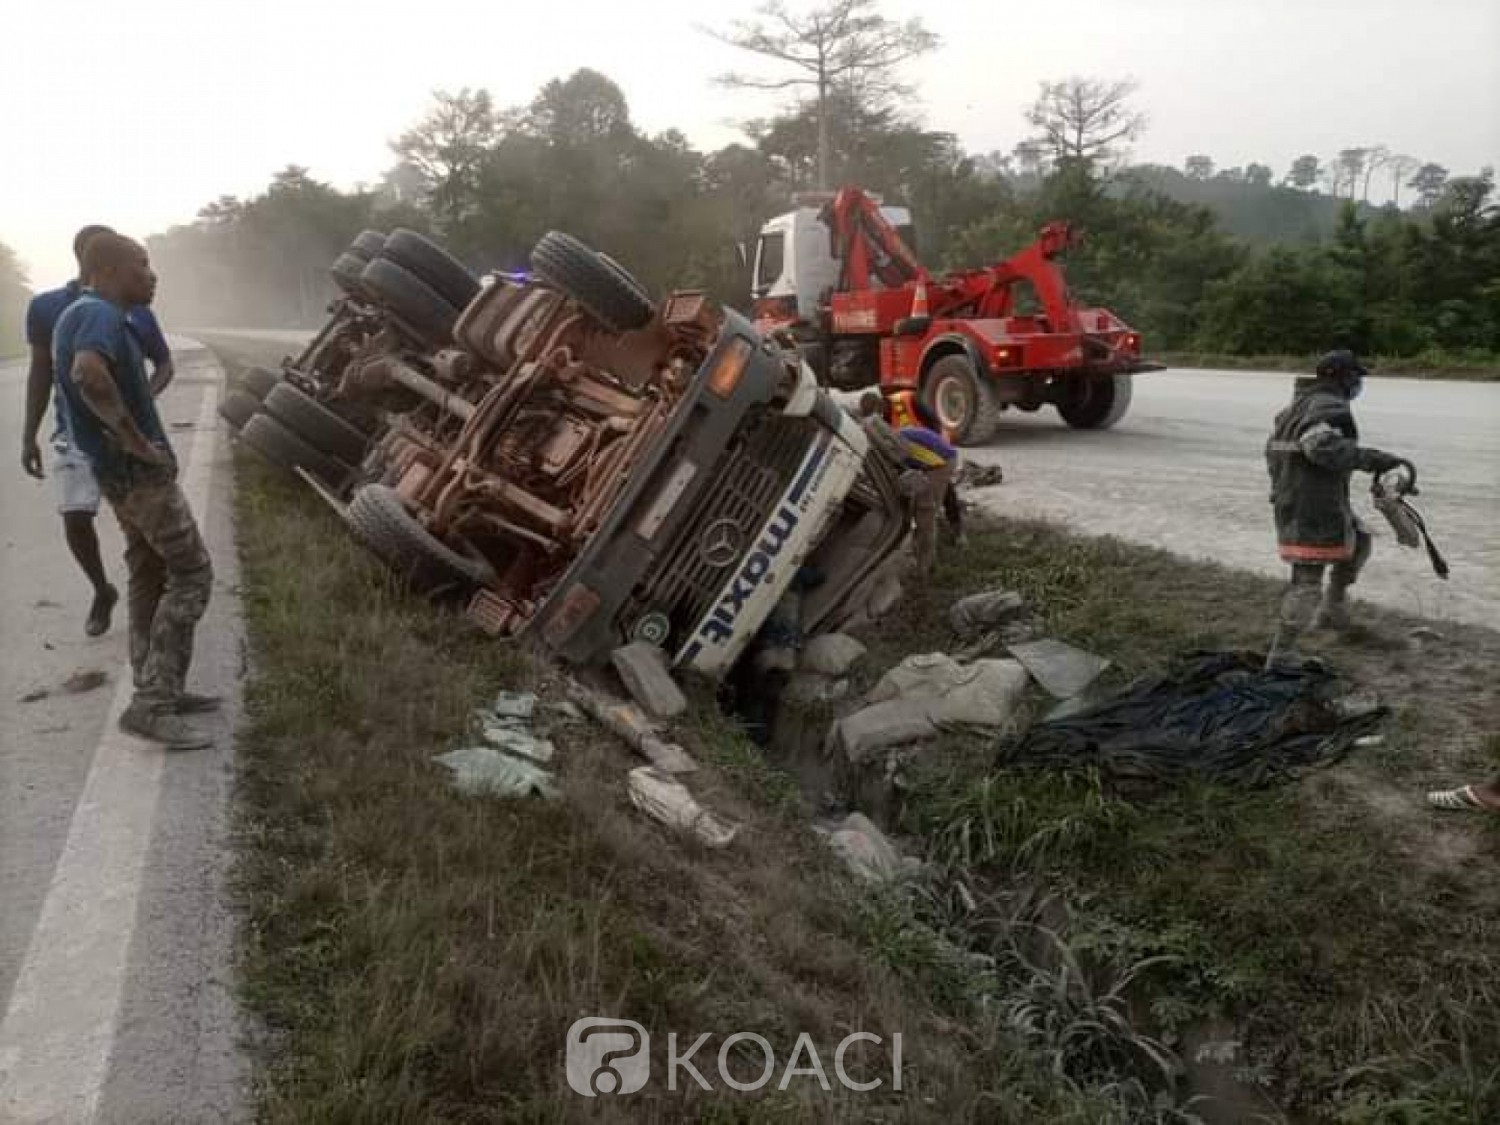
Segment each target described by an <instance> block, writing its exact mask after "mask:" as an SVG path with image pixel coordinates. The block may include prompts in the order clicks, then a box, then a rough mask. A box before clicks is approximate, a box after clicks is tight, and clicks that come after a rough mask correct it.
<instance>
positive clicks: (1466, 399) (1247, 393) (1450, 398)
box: [196, 329, 1500, 629]
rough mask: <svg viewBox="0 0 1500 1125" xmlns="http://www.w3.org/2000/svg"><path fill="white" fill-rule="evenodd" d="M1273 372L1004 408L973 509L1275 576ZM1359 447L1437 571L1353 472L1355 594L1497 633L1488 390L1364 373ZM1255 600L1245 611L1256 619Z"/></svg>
mask: <svg viewBox="0 0 1500 1125" xmlns="http://www.w3.org/2000/svg"><path fill="white" fill-rule="evenodd" d="M196 334H197V335H198V336H199V337H200V338H202V339H205V340H208V341H209V342H210V343H212V344H213V346H215V347H218V348H222V349H224V350H225V351H227V352H232V353H234V354H236V355H237V357H238V358H241V359H243V360H245V361H247V362H253V363H264V364H269V365H273V366H274V365H275V364H276V363H277V362H278V361H279V360H280V359H281V357H282V356H283V355H285V354H288V353H291V354H295V353H297V352H298V351H300V349H301V348H302V346H303V345H304V344H305V343H306V342H307V340H308V339H310V336H311V334H310V333H307V332H294V331H285V330H275V329H268V330H238V329H202V330H198V331H197V333H196ZM1293 379H1294V376H1292V375H1290V374H1287V373H1285V372H1262V371H1206V370H1194V369H1188V368H1177V369H1171V370H1167V371H1160V372H1154V373H1151V374H1147V375H1138V376H1136V378H1135V393H1134V400H1133V402H1132V405H1131V408H1130V411H1129V412H1128V413H1127V414H1126V416H1125V418H1124V419H1123V420H1122V421H1121V422H1119V423H1118V424H1117V425H1116V426H1114V427H1113V428H1112V429H1110V430H1106V431H1100V432H1088V431H1079V430H1072V429H1069V428H1068V427H1067V426H1066V425H1064V424H1063V423H1062V421H1061V419H1059V418H1058V416H1057V412H1056V411H1055V410H1052V409H1051V408H1044V409H1043V410H1041V411H1039V412H1037V413H1035V414H1024V413H1021V412H1019V411H1011V412H1008V413H1006V414H1005V416H1004V419H1005V420H1004V422H1003V423H1002V425H1001V428H1000V432H999V434H998V435H997V436H996V438H995V440H994V441H993V442H992V443H990V444H989V445H987V446H985V447H982V448H972V449H967V450H965V451H964V456H965V457H966V458H967V459H968V460H970V461H973V462H976V463H979V464H998V465H1000V466H1002V467H1003V469H1004V470H1005V482H1004V483H1003V484H1001V485H998V486H995V487H992V488H987V489H980V490H976V491H975V492H974V493H973V496H974V499H975V501H976V503H978V504H979V505H980V506H982V507H983V508H986V509H988V510H991V511H993V512H996V513H998V514H1002V515H1013V516H1029V517H1036V518H1042V519H1049V520H1054V521H1057V522H1059V523H1062V524H1065V525H1067V526H1068V527H1070V528H1072V529H1074V530H1076V531H1080V532H1084V533H1087V534H1091V535H1113V536H1117V537H1119V538H1121V539H1124V540H1126V541H1128V542H1132V543H1139V544H1143V545H1146V546H1152V547H1161V548H1164V549H1165V550H1168V551H1171V552H1173V553H1174V554H1178V555H1182V556H1184V557H1187V558H1191V559H1199V560H1207V561H1211V562H1216V563H1220V564H1222V565H1224V566H1229V567H1235V568H1238V569H1242V570H1252V571H1257V572H1259V573H1262V574H1268V575H1276V576H1282V575H1284V574H1285V573H1286V567H1285V566H1284V564H1283V563H1282V562H1281V561H1280V559H1279V558H1278V557H1277V555H1276V539H1275V530H1274V527H1273V524H1272V522H1271V508H1270V504H1269V502H1268V484H1267V478H1266V470H1265V461H1264V457H1263V454H1262V447H1263V445H1264V444H1265V440H1266V436H1267V434H1268V433H1269V431H1270V428H1271V421H1272V419H1273V418H1274V417H1275V415H1276V413H1277V412H1278V411H1279V410H1281V408H1282V407H1283V406H1285V405H1286V403H1287V402H1288V400H1289V399H1290V397H1291V391H1292V382H1293ZM1355 415H1356V418H1357V420H1358V421H1359V424H1360V426H1361V441H1362V442H1364V443H1365V444H1367V445H1372V446H1375V447H1377V448H1380V449H1385V450H1388V451H1390V452H1392V453H1397V454H1400V455H1402V456H1405V457H1407V458H1409V459H1410V460H1412V461H1413V462H1415V464H1416V465H1417V469H1418V473H1419V487H1420V489H1421V494H1420V495H1419V496H1417V497H1415V498H1413V503H1414V504H1415V506H1416V507H1417V508H1418V510H1419V511H1421V513H1422V515H1423V516H1424V517H1425V518H1426V520H1427V526H1428V528H1429V530H1430V531H1431V532H1432V533H1433V536H1434V538H1435V539H1436V541H1437V543H1438V545H1439V547H1440V548H1441V549H1442V551H1443V554H1444V555H1445V556H1446V558H1447V559H1448V563H1449V565H1450V567H1451V571H1452V574H1451V577H1450V578H1449V579H1448V580H1447V581H1441V580H1439V579H1438V578H1437V577H1436V576H1434V575H1433V573H1432V569H1431V565H1430V564H1429V562H1428V559H1427V554H1426V552H1425V551H1422V550H1420V549H1418V550H1408V549H1406V548H1403V547H1401V546H1400V545H1399V544H1398V543H1397V542H1396V540H1395V537H1394V535H1393V534H1392V533H1391V531H1390V528H1389V525H1387V524H1386V522H1385V520H1384V518H1383V517H1381V516H1380V515H1379V513H1377V512H1376V511H1375V510H1374V508H1373V507H1372V506H1371V505H1370V502H1369V497H1368V481H1369V477H1367V476H1365V475H1363V474H1360V475H1357V476H1356V478H1355V507H1356V511H1358V512H1359V513H1360V514H1361V515H1362V516H1363V517H1364V519H1365V522H1366V523H1367V524H1368V525H1369V527H1370V529H1371V531H1372V532H1373V533H1374V534H1375V536H1376V546H1375V555H1374V557H1373V559H1372V561H1371V563H1370V565H1369V567H1368V568H1367V569H1366V571H1365V573H1364V575H1363V577H1362V578H1361V579H1360V582H1359V584H1358V585H1357V586H1356V588H1355V594H1356V596H1357V597H1358V598H1363V599H1367V600H1369V601H1372V602H1375V603H1377V604H1379V605H1382V606H1386V607H1388V608H1392V609H1399V610H1403V611H1405V612H1408V613H1414V614H1418V615H1420V616H1423V617H1429V618H1432V619H1434V620H1438V621H1443V620H1454V621H1462V622H1466V623H1469V624H1477V625H1484V626H1488V627H1490V628H1497V629H1500V382H1491V383H1473V382H1448V381H1442V380H1423V379H1401V378H1392V377H1385V376H1382V377H1379V378H1372V379H1369V380H1367V381H1366V384H1365V393H1364V395H1363V396H1362V397H1361V398H1360V399H1359V400H1358V401H1357V402H1356V403H1355ZM1260 609H1261V607H1255V611H1256V612H1259V611H1260Z"/></svg>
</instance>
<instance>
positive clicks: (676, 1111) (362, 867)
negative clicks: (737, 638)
mask: <svg viewBox="0 0 1500 1125" xmlns="http://www.w3.org/2000/svg"><path fill="white" fill-rule="evenodd" d="M238 471H239V472H240V474H241V477H240V487H239V490H238V527H239V536H240V551H241V556H242V560H243V590H244V597H245V611H246V616H247V620H248V625H249V630H250V637H251V653H252V668H253V675H252V679H251V682H250V685H249V689H248V694H247V709H248V721H247V727H246V728H245V731H244V734H243V735H242V738H241V742H240V746H239V763H240V776H239V800H238V809H239V812H238V835H239V844H240V860H239V865H238V870H237V881H236V882H237V895H238V897H239V900H240V904H241V908H242V910H243V912H244V916H245V920H246V925H245V928H244V933H245V939H244V946H243V950H242V956H241V981H242V986H241V987H242V996H243V998H244V1000H245V1002H246V1004H247V1006H248V1008H249V1010H250V1011H251V1012H252V1013H253V1015H254V1016H255V1017H256V1018H257V1020H258V1022H259V1023H260V1025H261V1027H262V1029H263V1033H264V1034H263V1036H262V1038H261V1041H260V1043H259V1053H260V1055H261V1058H262V1062H263V1067H262V1069H261V1072H260V1080H259V1085H258V1090H257V1097H256V1101H257V1110H258V1119H260V1120H264V1121H269V1122H288V1123H292V1122H295V1123H297V1125H303V1123H306V1122H332V1121H359V1120H365V1121H381V1122H426V1121H439V1120H441V1121H464V1122H490V1121H494V1122H499V1121H568V1120H576V1119H578V1117H579V1116H580V1115H582V1114H587V1113H588V1103H585V1102H584V1101H583V1099H581V1098H578V1097H576V1096H575V1095H574V1094H573V1093H571V1091H570V1090H569V1089H568V1086H567V1084H566V1080H565V1077H564V1067H563V1047H564V1042H565V1037H566V1034H567V1030H568V1027H569V1026H570V1025H571V1024H572V1023H573V1021H574V1020H576V1019H578V1018H579V1017H581V1016H585V1015H603V1016H621V1017H624V1018H628V1019H635V1020H639V1021H640V1022H641V1023H643V1024H644V1025H645V1026H646V1028H647V1029H648V1031H649V1032H650V1033H651V1034H652V1036H653V1040H654V1045H653V1061H654V1063H655V1065H656V1067H657V1076H656V1078H655V1079H654V1080H653V1082H652V1084H651V1085H649V1086H648V1087H647V1088H646V1090H644V1091H642V1092H641V1093H639V1094H636V1095H633V1096H632V1097H631V1098H629V1099H626V1100H622V1101H619V1102H612V1103H610V1104H609V1106H608V1112H609V1113H610V1116H609V1117H608V1118H607V1119H609V1120H621V1119H628V1120H639V1121H678V1120H703V1121H723V1122H730V1121H735V1122H772V1121H787V1120H796V1121H830V1122H831V1121H848V1120H898V1119H899V1120H905V1121H915V1122H935V1123H937V1122H951V1121H955V1120H971V1121H984V1122H1014V1123H1016V1125H1022V1123H1028V1122H1034V1121H1049V1122H1077V1123H1080V1125H1082V1123H1084V1122H1095V1121H1106V1120H1111V1119H1112V1118H1111V1117H1110V1116H1109V1111H1108V1109H1107V1105H1108V1102H1107V1100H1106V1099H1105V1098H1104V1097H1103V1096H1102V1095H1101V1096H1099V1097H1094V1096H1090V1095H1089V1094H1087V1093H1085V1092H1083V1091H1082V1090H1080V1089H1077V1088H1075V1087H1074V1086H1072V1085H1071V1084H1069V1083H1064V1082H1060V1081H1058V1080H1057V1079H1055V1078H1054V1077H1053V1076H1052V1075H1051V1074H1049V1073H1048V1071H1047V1069H1046V1064H1045V1059H1044V1058H1043V1057H1042V1055H1041V1054H1040V1053H1039V1052H1038V1051H1036V1050H1034V1049H1032V1048H1030V1047H1028V1046H1027V1045H1026V1044H1024V1043H1023V1042H1022V1037H1021V1036H1020V1035H1018V1034H1016V1033H1014V1032H1012V1031H1011V1030H1010V1029H1009V1028H1008V1027H1007V1026H1006V1025H1005V1021H1004V1019H1003V1016H1002V1013H1000V1012H999V1011H997V1010H991V1009H989V1008H987V1007H986V1006H985V1005H984V1004H983V1000H984V998H985V996H986V995H987V992H986V988H987V983H986V982H987V981H988V980H989V977H988V976H987V975H986V974H985V973H984V972H983V971H981V969H979V968H976V967H975V966H974V965H973V964H971V963H970V961H969V960H968V959H967V958H965V957H964V956H963V955H962V954H961V953H960V952H959V951H958V950H956V949H955V948H954V947H953V946H952V945H951V944H949V943H948V942H946V941H944V940H943V939H942V938H941V937H940V936H939V935H937V934H936V933H935V932H934V931H933V930H932V929H931V928H930V927H928V926H926V925H924V924H922V923H920V922H919V921H918V920H917V919H916V918H915V916H914V914H913V911H912V910H911V908H910V906H909V905H908V904H907V903H906V902H905V901H904V900H902V899H901V898H899V897H893V898H892V899H891V900H889V901H884V900H866V899H864V898H863V897H862V896H861V895H860V894H859V893H858V892H857V891H856V890H855V889H853V888H851V887H850V885H849V883H848V880H847V878H846V877H845V876H843V875H842V874H841V873H839V872H838V871H837V870H836V869H835V865H834V862H833V861H832V860H831V858H830V857H829V856H828V854H827V853H826V850H825V849H824V848H823V846H822V845H821V844H820V843H819V842H818V839H817V837H815V836H814V835H813V834H812V833H811V831H809V829H808V828H807V822H808V820H809V818H810V814H809V812H808V810H807V809H806V807H805V806H803V805H802V803H801V800H800V797H799V796H798V795H797V794H796V792H795V790H794V789H791V788H789V787H788V785H787V783H786V779H785V778H784V777H781V776H780V775H778V774H776V773H775V771H772V770H770V769H769V768H768V767H767V766H766V765H765V763H764V761H763V760H761V759H760V758H759V757H758V755H756V753H755V752H754V751H753V750H752V749H751V748H749V747H748V746H747V744H746V743H744V742H743V740H741V739H740V738H739V737H738V736H737V735H735V734H734V733H733V732H732V731H730V730H729V728H728V727H727V726H726V725H725V724H724V723H723V722H722V721H721V720H719V719H718V718H717V717H716V716H715V715H714V713H713V712H712V710H711V708H709V707H708V706H700V709H699V712H698V717H697V722H696V725H695V727H694V729H692V730H690V731H688V732H686V734H685V736H684V737H685V741H686V742H687V744H688V745H689V747H690V749H691V750H692V752H693V753H694V754H695V756H697V757H698V759H699V761H700V762H702V763H703V764H704V768H703V769H702V770H700V771H699V772H698V773H696V774H694V775H693V778H692V787H693V790H694V792H695V794H696V795H697V796H698V797H699V798H700V799H702V800H704V801H705V802H706V803H707V804H709V805H710V806H711V807H712V808H714V809H715V810H716V811H718V812H720V813H721V814H724V815H727V816H730V817H732V818H734V819H735V820H737V821H739V822H740V823H741V824H742V828H741V834H740V837H739V839H738V840H737V841H736V843H735V844H734V845H733V846H732V847H731V848H729V849H727V850H725V851H723V852H711V851H707V850H706V849H704V848H702V847H700V846H697V845H695V844H694V843H693V842H692V841H691V840H688V839H685V838H683V837H681V836H679V835H676V834H674V833H672V832H671V831H669V830H668V829H666V828H663V827H661V826H660V825H658V824H657V823H656V822H655V821H652V820H650V819H649V818H647V817H646V816H645V815H644V814H642V813H640V812H638V811H637V810H635V809H634V808H633V807H632V805H631V804H630V801H629V800H628V798H627V795H626V787H625V777H626V771H627V770H628V769H629V768H631V767H633V766H635V765H637V764H639V762H638V761H637V760H636V759H634V758H633V757H632V755H631V754H630V753H629V751H627V750H626V749H625V748H624V747H623V746H622V745H620V744H618V743H617V742H616V741H615V740H614V739H612V738H611V737H609V736H607V735H605V734H603V732H602V731H601V730H599V728H597V727H594V726H592V725H589V724H580V723H565V722H562V723H559V724H558V725H556V726H555V728H554V729H553V731H552V736H553V737H554V739H556V740H557V742H558V744H559V750H558V767H557V769H558V773H559V775H560V781H561V788H562V793H563V796H562V799H560V800H557V801H543V800H540V799H532V800H503V799H497V798H470V797H463V796H460V795H458V794H457V793H456V792H454V791H453V790H452V788H451V787H450V784H449V782H448V779H447V775H446V771H444V770H443V769H442V768H441V767H439V766H438V765H436V764H435V763H433V761H432V758H433V757H434V756H435V755H436V754H438V753H440V752H441V751H443V750H444V749H447V748H450V747H451V746H453V745H455V744H456V743H457V741H458V740H459V739H460V738H462V736H463V734H464V731H465V727H466V725H467V723H468V717H469V713H470V711H471V709H472V708H474V707H476V706H479V705H481V704H483V703H485V702H487V701H488V700H490V699H491V698H493V695H494V693H495V692H496V691H498V690H500V689H501V688H508V689H532V690H536V691H539V692H541V693H542V695H543V698H548V697H551V698H553V699H556V698H559V697H560V694H561V693H560V692H558V691H557V690H556V684H555V677H556V673H555V672H554V671H553V670H551V669H549V668H548V667H547V666H546V665H544V664H540V663H537V662H535V661H533V660H532V659H530V658H529V657H528V656H527V655H526V654H525V653H524V652H523V651H522V650H520V649H518V648H516V647H514V646H506V645H501V644H496V643H495V642H493V641H491V640H489V639H488V638H486V637H484V636H482V635H481V634H479V633H478V631H477V630H473V629H471V628H469V627H468V626H467V625H466V624H465V622H464V621H463V620H462V619H461V618H459V617H458V616H456V615H455V614H454V613H453V612H451V611H450V610H448V609H444V608H442V607H435V606H432V605H430V604H428V603H426V602H423V601H421V600H418V599H415V598H412V597H410V596H408V595H406V594H404V593H403V592H401V591H399V590H397V589H394V588H393V587H392V585H391V583H390V582H389V580H388V578H387V576H386V575H385V574H384V573H383V572H381V571H379V570H378V569H377V567H376V566H375V564H374V563H372V562H371V561H370V560H368V559H367V558H366V557H364V556H363V555H362V554H361V552H360V550H359V548H358V547H356V546H355V545H354V544H353V543H352V542H351V541H350V540H349V538H348V537H347V536H346V535H345V534H344V532H343V529H342V528H341V527H340V526H339V525H338V522H337V520H336V519H335V518H334V517H333V516H332V514H331V513H329V512H328V511H327V510H326V509H325V508H322V506H321V502H320V501H318V500H317V499H315V498H314V497H312V496H311V494H310V493H309V492H308V491H307V489H305V488H304V487H302V486H301V485H300V484H298V483H295V482H289V481H285V480H282V479H280V478H273V477H271V476H270V474H269V473H268V472H267V471H265V470H264V469H263V468H262V466H260V465H258V464H254V463H250V462H249V461H248V460H247V459H244V458H242V459H240V463H239V465H238ZM860 1029H863V1030H867V1031H870V1032H872V1033H874V1034H877V1035H880V1036H882V1037H883V1038H885V1039H886V1045H885V1046H882V1047H880V1048H872V1050H871V1052H870V1054H868V1055H866V1056H863V1057H861V1056H859V1055H858V1051H857V1050H856V1051H851V1053H850V1056H849V1059H848V1062H849V1069H850V1072H851V1073H852V1074H853V1075H855V1076H856V1077H859V1078H866V1079H868V1078H872V1077H876V1076H878V1075H879V1074H880V1071H879V1070H878V1067H879V1066H881V1065H883V1066H884V1067H885V1068H886V1071H885V1072H886V1073H887V1074H888V1073H889V1067H890V1061H889V1053H888V1052H889V1046H888V1044H889V1035H890V1034H891V1033H892V1032H895V1031H900V1032H901V1033H902V1035H903V1059H904V1065H905V1072H904V1080H903V1086H904V1089H903V1091H902V1092H901V1093H899V1094H897V1093H894V1092H893V1091H891V1089H890V1083H889V1081H887V1082H886V1083H885V1085H884V1086H883V1087H882V1089H881V1090H879V1091H874V1092H870V1093H854V1092H850V1091H847V1090H843V1089H842V1088H841V1087H840V1086H839V1084H838V1083H837V1082H836V1081H834V1075H833V1072H832V1066H833V1061H832V1052H833V1050H834V1048H835V1047H836V1046H837V1045H838V1044H839V1043H840V1041H841V1040H843V1038H844V1037H845V1036H847V1035H848V1034H849V1033H850V1032H851V1031H854V1030H860ZM741 1030H743V1031H754V1032H758V1033H760V1034H763V1035H764V1036H766V1038H767V1039H768V1040H769V1041H770V1042H771V1043H772V1044H773V1045H774V1047H775V1050H776V1055H777V1059H778V1064H777V1071H776V1077H777V1080H778V1081H779V1079H780V1077H781V1073H782V1071H783V1069H784V1067H785V1064H786V1060H787V1059H788V1058H789V1052H790V1051H791V1049H792V1045H793V1044H794V1042H795V1040H796V1038H797V1036H798V1035H799V1034H800V1033H802V1032H806V1033H808V1034H809V1035H810V1036H811V1037H812V1040H813V1044H814V1047H815V1048H816V1049H817V1051H818V1052H819V1055H820V1058H821V1059H822V1062H823V1065H824V1068H825V1070H827V1071H828V1075H829V1079H830V1082H831V1083H832V1090H831V1091H829V1092H825V1091H823V1090H822V1089H820V1088H819V1086H818V1085H817V1083H816V1081H815V1080H805V1081H804V1080H796V1081H794V1082H793V1083H792V1084H791V1086H790V1088H789V1089H788V1090H787V1091H785V1092H782V1091H779V1090H777V1089H776V1085H777V1083H776V1082H773V1083H772V1084H771V1085H770V1086H769V1087H767V1088H766V1089H764V1090H762V1091H760V1092H759V1093H758V1094H741V1093H737V1092H735V1091H733V1090H731V1089H728V1088H727V1087H726V1086H725V1085H724V1083H723V1082H722V1081H720V1080H719V1079H718V1078H717V1076H716V1075H715V1072H714V1071H713V1070H712V1069H710V1068H712V1067H713V1066H714V1061H715V1058H716V1055H710V1057H709V1058H708V1059H706V1060H705V1059H704V1057H703V1054H705V1053H707V1052H704V1053H700V1055H699V1056H698V1061H699V1063H700V1064H702V1065H701V1067H700V1068H701V1069H702V1070H703V1072H704V1074H705V1075H706V1076H708V1077H709V1079H710V1081H712V1082H713V1084H714V1086H715V1091H714V1092H713V1093H705V1092H701V1091H700V1090H698V1089H697V1087H696V1086H695V1085H694V1084H693V1083H692V1082H691V1080H690V1079H688V1078H687V1077H686V1076H685V1075H684V1076H683V1077H682V1082H683V1083H685V1085H686V1087H687V1088H686V1089H684V1088H682V1087H679V1089H678V1090H677V1091H676V1092H673V1091H671V1090H669V1089H668V1088H667V1086H666V1083H665V1080H664V1078H663V1077H662V1076H661V1074H660V1071H661V1068H662V1067H663V1065H664V1061H665V1057H666V1052H665V1047H666V1037H667V1035H668V1034H669V1033H672V1032H675V1033H677V1034H678V1035H679V1036H680V1037H683V1042H684V1045H686V1044H689V1043H691V1042H692V1041H693V1039H695V1038H696V1037H697V1035H699V1034H701V1033H703V1032H711V1033H713V1035H714V1036H715V1039H714V1044H715V1045H717V1044H718V1043H720V1042H722V1040H723V1039H724V1038H726V1037H727V1036H728V1035H729V1034H731V1033H733V1032H735V1031H741ZM882 1050H884V1051H886V1052H887V1053H886V1054H881V1053H880V1052H881V1051H882ZM736 1057H738V1056H736ZM882 1060H883V1061H882ZM735 1065H736V1071H735V1072H736V1073H738V1074H740V1075H741V1076H742V1077H746V1078H748V1077H749V1076H750V1075H753V1074H755V1073H757V1066H758V1065H763V1062H760V1061H759V1060H758V1057H757V1056H755V1055H753V1054H752V1055H750V1056H748V1057H744V1058H740V1060H739V1062H738V1063H737V1064H735Z"/></svg>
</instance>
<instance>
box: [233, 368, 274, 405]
mask: <svg viewBox="0 0 1500 1125" xmlns="http://www.w3.org/2000/svg"><path fill="white" fill-rule="evenodd" d="M279 382H281V372H280V371H272V370H271V369H270V368H269V367H247V368H245V373H244V374H243V375H241V376H240V386H242V387H243V388H244V389H245V390H247V391H249V392H250V393H251V394H252V395H254V396H255V397H256V398H265V397H266V395H268V394H270V393H271V388H272V387H274V386H275V385H276V384H277V383H279Z"/></svg>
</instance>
